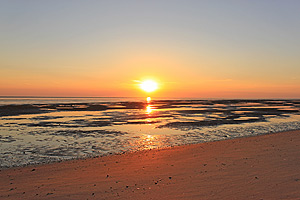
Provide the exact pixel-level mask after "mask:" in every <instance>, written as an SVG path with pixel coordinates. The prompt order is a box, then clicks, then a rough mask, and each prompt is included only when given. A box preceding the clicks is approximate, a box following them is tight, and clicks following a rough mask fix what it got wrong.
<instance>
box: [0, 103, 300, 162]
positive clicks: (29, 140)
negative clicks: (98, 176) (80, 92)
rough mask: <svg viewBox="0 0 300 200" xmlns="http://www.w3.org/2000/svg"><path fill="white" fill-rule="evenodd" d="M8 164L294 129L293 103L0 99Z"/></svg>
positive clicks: (2, 154)
mask: <svg viewBox="0 0 300 200" xmlns="http://www.w3.org/2000/svg"><path fill="white" fill-rule="evenodd" d="M0 105H1V106H0V144H1V145H0V164H1V167H12V166H19V165H26V164H33V163H45V162H51V161H58V160H64V159H73V158H80V157H90V156H97V155H105V154H110V153H121V152H124V151H136V150H144V149H151V148H161V147H167V146H174V145H182V144H191V143H201V142H207V141H214V140H224V139H230V138H235V137H243V136H251V135H258V134H268V133H273V132H279V131H286V130H296V129H300V115H299V114H300V112H299V110H300V100H186V99H185V100H184V99H181V100H153V101H151V102H146V101H144V100H143V99H138V98H0Z"/></svg>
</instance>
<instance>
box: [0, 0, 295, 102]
mask: <svg viewBox="0 0 300 200" xmlns="http://www.w3.org/2000/svg"><path fill="white" fill-rule="evenodd" d="M0 44H1V45H0V95H2V96H4V95H5V96H6V95H7V96H12V95H22V96H24V95H26V96H115V97H120V96H123V97H124V96H126V97H134V96H145V95H147V94H145V93H144V92H142V91H141V90H139V89H138V87H137V84H138V81H141V80H144V79H147V78H152V79H154V80H156V81H158V82H159V85H160V89H159V90H158V91H157V92H155V93H153V94H151V96H154V97H172V98H174V97H192V98H300V1H298V0H294V1H292V0H284V1H282V0H269V1H267V0H249V1H243V0H235V1H233V0H231V1H230V0H226V1H224V0H220V1H217V0H207V1H200V0H195V1H191V0H181V1H178V0H156V1H155V0H153V1H146V0H135V1H131V0H127V1H123V0H120V1H117V0H109V1H100V0H97V1H96V0H95V1H90V0H87V1H86V0H85V1H84V0H82V1H76V0H69V1H63V0H50V1H39V0H35V1H32V0H26V1H24V0H19V1H15V0H6V1H5V0H0Z"/></svg>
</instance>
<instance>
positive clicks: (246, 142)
mask: <svg viewBox="0 0 300 200" xmlns="http://www.w3.org/2000/svg"><path fill="white" fill-rule="evenodd" d="M299 158H300V131H289V132H281V133H274V134H268V135H260V136H254V137H244V138H238V139H231V140H223V141H216V142H208V143H201V144H195V145H186V146H177V147H170V148H163V149H156V150H145V151H138V152H131V153H124V154H119V155H111V156H104V157H97V158H89V159H85V160H71V161H64V162H60V163H51V164H45V165H37V166H27V167H18V168H10V169H2V170H1V171H0V199H300V170H299V169H300V159H299Z"/></svg>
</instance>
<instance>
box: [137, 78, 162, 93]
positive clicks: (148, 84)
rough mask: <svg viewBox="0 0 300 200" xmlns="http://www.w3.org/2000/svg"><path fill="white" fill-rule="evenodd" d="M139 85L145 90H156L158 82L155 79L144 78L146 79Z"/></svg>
mask: <svg viewBox="0 0 300 200" xmlns="http://www.w3.org/2000/svg"><path fill="white" fill-rule="evenodd" d="M140 87H141V89H142V90H144V91H145V92H153V91H155V90H157V88H158V84H157V83H156V82H155V81H152V80H146V81H143V82H141V84H140Z"/></svg>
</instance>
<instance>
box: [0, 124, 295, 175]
mask: <svg viewBox="0 0 300 200" xmlns="http://www.w3.org/2000/svg"><path fill="white" fill-rule="evenodd" d="M294 131H299V133H300V128H299V129H292V130H287V131H278V132H272V133H261V134H257V135H244V136H237V137H234V138H224V139H221V140H212V141H205V142H200V143H189V144H179V145H173V146H166V147H158V148H152V149H143V150H129V151H123V152H119V153H109V152H108V153H106V154H102V155H96V156H93V155H91V156H86V157H74V158H70V159H61V160H53V161H48V162H44V163H29V164H24V165H18V166H11V167H0V172H1V171H5V170H10V169H18V168H25V167H39V166H43V165H49V164H58V163H62V162H72V161H80V160H87V159H97V158H105V157H109V156H119V155H123V154H131V153H139V152H147V151H155V150H158V151H159V150H166V149H172V148H176V147H182V146H191V145H198V144H206V143H213V142H220V141H226V140H235V139H243V138H251V137H258V136H263V135H272V134H278V133H284V132H294Z"/></svg>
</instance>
